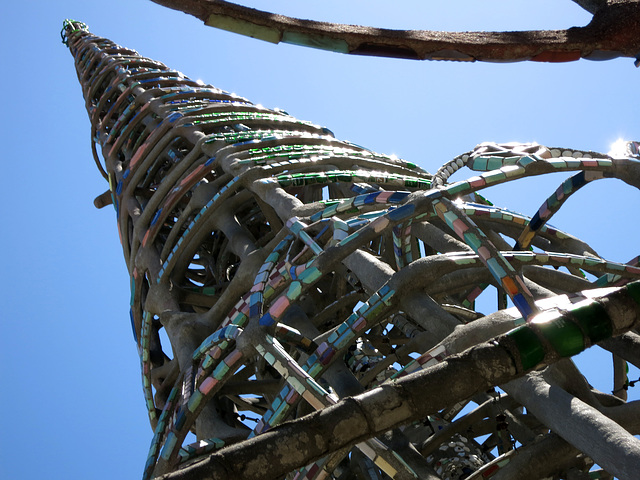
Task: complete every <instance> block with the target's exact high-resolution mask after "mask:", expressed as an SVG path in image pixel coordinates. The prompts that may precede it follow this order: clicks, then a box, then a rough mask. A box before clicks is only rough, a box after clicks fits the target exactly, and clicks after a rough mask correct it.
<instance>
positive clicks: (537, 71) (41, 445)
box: [0, 0, 640, 480]
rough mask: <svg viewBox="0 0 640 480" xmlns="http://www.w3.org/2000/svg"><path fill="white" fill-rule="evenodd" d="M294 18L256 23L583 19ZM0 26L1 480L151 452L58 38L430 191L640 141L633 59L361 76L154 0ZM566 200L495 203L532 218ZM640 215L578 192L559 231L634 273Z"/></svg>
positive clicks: (343, 9) (463, 12) (479, 24)
mask: <svg viewBox="0 0 640 480" xmlns="http://www.w3.org/2000/svg"><path fill="white" fill-rule="evenodd" d="M284 3H286V2H282V1H269V2H264V1H263V2H257V1H256V2H254V3H252V4H251V5H253V6H256V7H258V8H265V9H266V8H271V9H273V10H275V11H278V12H283V13H288V14H292V15H300V16H310V17H314V18H321V19H329V20H335V21H342V22H346V23H365V24H373V25H378V26H386V27H394V28H400V27H402V28H429V29H456V30H474V29H503V30H508V29H528V28H565V27H569V26H571V25H583V24H585V23H586V22H587V21H588V18H589V17H588V15H587V14H586V12H584V11H582V10H581V9H580V8H579V7H577V6H576V5H575V4H573V3H572V2H570V1H568V0H564V1H560V0H547V1H540V2H529V1H524V0H522V1H515V0H510V1H496V2H477V1H473V0H467V1H448V2H444V1H443V2H418V1H411V2H393V8H392V7H391V5H392V2H388V1H385V2H381V1H367V2H363V1H349V2H344V1H340V2H337V1H324V2H295V3H296V4H297V3H300V4H301V5H302V4H303V5H304V6H302V7H299V8H300V10H299V11H294V10H293V5H285V6H283V7H281V5H282V4H284ZM289 3H290V4H293V3H294V2H289ZM307 3H313V4H314V5H316V4H317V5H322V6H321V7H320V6H318V7H313V6H309V5H307ZM267 5H268V7H267ZM429 5H437V7H429ZM365 6H366V11H362V10H361V9H364V8H365ZM396 9H397V11H396ZM485 9H486V10H485ZM0 12H1V13H2V15H1V18H2V19H3V25H2V29H1V30H0V36H1V41H0V48H1V49H2V55H1V56H0V61H1V62H2V64H1V65H2V67H1V68H2V76H1V77H0V82H1V85H2V88H1V92H2V95H3V97H2V109H3V112H2V117H1V118H0V125H1V127H2V128H1V129H0V135H1V137H0V138H1V140H2V150H1V157H0V158H1V160H0V161H1V165H2V185H3V186H2V189H1V190H0V197H1V198H0V200H1V205H2V206H3V210H4V214H3V220H4V221H3V222H2V225H1V226H0V232H1V234H2V235H1V236H0V245H1V247H2V248H1V250H0V252H1V253H0V255H2V259H1V261H2V263H1V264H2V272H3V274H2V276H1V277H0V282H1V284H2V285H1V287H2V288H1V289H0V292H2V293H1V295H2V296H1V297H0V298H1V299H2V304H3V308H2V309H1V310H0V312H1V313H0V315H1V318H0V328H1V332H0V355H1V359H2V365H3V366H2V369H1V370H0V375H1V380H2V392H3V393H2V395H1V396H0V406H1V408H2V413H3V415H4V418H3V422H2V423H3V425H2V430H3V432H2V435H1V437H0V477H1V478H6V479H14V478H15V479H23V480H31V479H36V478H38V479H39V478H48V479H53V480H55V479H83V480H84V479H86V480H94V479H95V480H101V479H105V480H106V479H109V480H113V479H129V478H132V479H136V478H140V476H141V472H142V468H143V466H144V462H145V458H146V452H147V449H148V446H149V443H150V440H151V436H152V432H151V429H150V427H149V425H148V422H147V419H146V411H145V408H144V402H143V397H142V388H141V385H140V374H139V363H138V362H139V361H138V355H137V352H136V348H135V344H134V341H133V338H132V334H131V329H130V326H129V314H128V304H129V292H128V285H129V282H128V276H127V273H126V269H125V265H124V260H123V258H122V253H121V250H120V245H119V242H118V235H117V232H116V225H115V219H114V214H113V210H112V209H110V208H105V209H103V210H100V211H98V210H96V209H95V208H94V207H93V204H92V201H93V199H94V198H95V197H96V196H97V195H99V194H101V193H102V192H103V191H105V190H106V188H107V185H106V183H105V182H104V180H103V179H102V178H101V177H100V175H99V174H98V172H97V170H96V169H95V167H94V165H93V160H92V158H91V151H90V143H89V131H90V125H89V120H88V117H87V113H86V110H85V108H84V102H83V99H82V92H81V89H80V85H79V83H78V81H77V79H76V76H75V70H74V67H73V61H72V57H71V55H70V54H69V52H68V50H67V49H66V48H65V47H64V46H63V45H62V44H61V43H60V37H59V31H60V28H61V26H62V21H63V20H64V19H65V18H73V19H77V20H81V21H83V22H85V23H87V24H88V25H89V27H90V29H91V31H92V32H93V33H95V34H97V35H101V36H105V37H107V38H110V39H112V40H113V41H115V42H117V43H120V44H122V45H124V46H127V47H130V48H134V49H136V50H138V51H139V52H140V53H141V54H143V55H145V56H148V57H151V58H154V59H157V60H161V61H163V62H164V63H166V64H167V65H168V66H170V67H172V68H176V69H178V70H181V71H182V72H184V73H185V74H187V75H188V76H190V77H192V78H194V79H202V80H204V81H205V82H207V83H211V84H213V85H216V86H218V87H220V88H223V89H225V90H229V91H233V92H236V93H238V94H240V95H243V96H245V97H247V98H248V99H250V100H251V101H253V102H255V103H262V104H263V105H265V106H266V107H280V108H283V109H285V110H286V111H288V112H289V113H291V114H292V115H294V116H296V117H298V118H301V119H305V120H311V121H314V122H315V123H318V124H322V125H326V126H327V127H329V128H330V129H331V130H332V131H333V132H334V133H335V134H336V136H337V137H338V138H343V139H348V140H350V141H353V142H355V143H358V144H361V145H364V146H367V147H368V148H371V149H373V150H376V151H379V152H382V153H389V154H391V153H395V154H396V155H398V156H399V157H402V158H404V159H406V160H409V161H412V162H415V163H418V164H420V165H421V166H422V167H424V168H426V169H427V170H429V171H431V172H435V170H436V169H437V168H438V166H440V165H441V164H442V163H444V162H445V161H447V160H449V159H450V158H452V157H453V156H455V155H456V154H458V153H461V152H464V151H466V150H469V149H471V148H473V146H474V145H476V144H477V143H480V142H482V141H497V142H506V141H516V140H517V141H523V142H529V141H537V142H539V143H542V144H546V145H549V146H568V147H574V148H580V149H593V150H598V151H605V152H606V151H608V150H609V147H610V145H611V144H612V143H613V142H614V141H615V140H616V139H618V138H625V139H628V140H630V139H635V140H640V131H639V127H640V113H639V112H640V108H639V107H640V96H639V95H638V75H640V70H637V69H635V68H634V66H633V61H632V60H630V59H619V60H614V61H609V62H604V63H595V62H588V61H584V60H583V61H579V62H574V63H568V64H556V65H549V64H534V63H521V64H506V65H498V64H480V63H478V64H460V63H449V62H439V63H427V62H415V61H403V60H393V59H376V58H365V57H355V56H354V57H352V56H345V55H340V54H333V53H329V52H322V51H313V50H309V49H304V48H301V47H295V46H289V45H284V44H283V45H277V46H276V45H271V44H267V43H263V42H260V41H257V40H252V39H248V38H244V37H240V36H236V35H233V34H230V33H226V32H220V31H217V30H214V29H212V28H209V27H205V26H204V25H203V24H202V23H201V22H200V21H199V20H196V19H194V18H192V17H190V16H187V15H185V14H182V13H180V12H176V11H172V10H168V9H165V8H163V7H160V6H157V5H156V4H153V3H151V2H150V1H147V0H127V1H123V0H113V1H111V2H97V1H87V0H84V1H79V0H78V1H72V0H59V1H54V2H44V1H41V2H27V1H22V2H19V1H18V2H16V1H5V2H3V3H2V6H0ZM465 175H466V174H465ZM455 178H458V177H455ZM561 181H562V178H552V179H550V180H549V181H543V182H540V181H537V182H529V183H526V182H525V184H524V186H520V187H518V189H501V190H500V191H497V192H495V193H491V191H489V192H487V196H488V197H489V198H490V199H491V200H493V201H494V203H496V204H499V205H503V206H508V207H509V208H511V209H514V210H518V211H521V212H523V213H526V214H529V215H532V214H533V213H534V212H535V211H536V210H537V208H538V206H539V205H540V203H541V202H542V201H543V200H544V199H545V198H546V196H548V195H549V194H550V193H551V192H552V191H553V190H554V189H555V188H556V186H557V185H558V184H559V183H560V182H561ZM638 205H640V194H639V193H638V191H637V190H633V189H632V188H631V187H628V186H626V185H624V184H622V183H621V182H616V181H613V180H605V181H601V182H596V183H595V184H593V185H589V186H587V187H585V188H584V189H583V190H582V191H581V192H579V193H578V194H577V195H576V196H575V197H573V198H572V199H571V200H570V201H569V202H568V204H567V205H566V207H565V208H563V210H562V211H561V213H560V214H559V215H558V217H556V218H554V219H553V221H552V223H553V224H554V225H555V226H557V227H559V228H562V229H565V230H567V231H569V232H570V233H573V234H575V235H577V236H579V237H581V238H582V239H584V240H587V241H588V242H590V243H591V244H592V246H594V247H595V248H596V250H598V251H599V252H600V253H601V254H602V255H603V256H605V257H607V258H608V259H610V260H614V261H621V262H625V261H627V260H629V259H631V258H632V257H634V256H635V255H637V254H638V253H640V252H639V251H638V246H637V245H638V233H640V232H639V228H640V227H638V223H637V218H638ZM632 236H634V237H635V238H634V239H633V240H632V239H631V237H632ZM609 368H610V366H609V364H606V365H605V366H604V367H602V364H601V363H598V362H592V368H591V370H590V371H592V372H593V373H590V376H589V379H590V380H592V381H593V382H594V383H595V384H596V385H597V386H598V387H599V388H601V389H603V390H606V391H609V390H610V388H611V387H610V385H607V384H599V383H598V382H600V381H601V378H602V377H605V378H608V375H609ZM603 369H604V370H603ZM635 373H636V374H635V376H636V377H637V371H635ZM635 390H640V386H639V387H636V388H635ZM633 393H634V394H635V398H638V394H637V393H636V392H633Z"/></svg>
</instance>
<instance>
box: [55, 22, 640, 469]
mask: <svg viewBox="0 0 640 480" xmlns="http://www.w3.org/2000/svg"><path fill="white" fill-rule="evenodd" d="M63 39H64V41H65V42H68V45H69V48H70V50H71V53H72V55H73V56H74V59H75V65H76V69H77V72H78V78H79V80H80V83H81V85H82V89H83V94H84V97H85V100H86V106H87V111H88V113H89V116H90V119H91V137H92V141H93V146H94V148H93V151H94V157H95V159H96V164H97V166H98V168H99V169H100V171H101V173H102V174H103V176H104V177H105V179H107V180H108V182H109V190H108V192H106V193H105V194H103V195H101V196H100V197H98V198H97V199H96V206H98V207H102V206H105V205H108V204H110V203H111V204H113V206H114V207H115V211H116V216H117V219H118V228H119V231H120V235H121V241H122V247H123V250H124V254H125V259H126V261H127V267H128V271H129V274H130V276H131V322H132V327H133V332H134V337H135V340H136V342H137V345H138V348H139V352H140V358H141V367H142V373H143V386H144V395H145V400H146V404H147V408H148V412H149V419H150V422H151V425H152V427H153V429H154V432H155V433H154V437H153V441H152V446H151V449H150V452H149V458H148V461H147V464H146V467H145V471H144V478H151V477H156V476H160V475H164V474H166V475H167V478H203V477H201V476H198V475H201V472H202V471H203V470H202V469H208V470H207V471H208V472H209V473H208V475H210V477H206V478H225V476H229V478H231V477H234V476H240V477H241V478H264V479H267V478H279V477H282V476H284V475H287V478H291V479H297V480H301V479H313V478H318V479H322V478H337V479H345V480H346V479H350V478H366V479H378V478H386V477H391V478H394V479H405V478H427V479H436V478H442V479H460V478H468V479H480V478H488V477H493V478H516V477H515V476H514V472H520V473H519V474H520V475H522V474H523V473H522V472H525V475H526V468H532V469H534V470H533V471H534V473H533V474H532V475H539V476H540V475H542V476H549V477H552V476H556V477H559V478H569V475H578V474H585V472H587V471H588V470H589V469H590V468H591V466H592V465H593V461H594V460H595V461H596V462H597V463H598V464H599V465H600V466H602V467H604V469H603V470H599V471H597V472H596V473H592V476H591V478H611V475H612V474H614V475H617V476H619V477H620V478H630V477H625V475H627V474H628V473H629V472H633V471H636V470H634V468H636V467H638V462H639V461H640V446H638V443H640V442H638V440H637V439H635V438H634V437H633V436H632V433H638V432H640V430H639V428H640V425H638V423H639V421H638V419H637V418H635V417H637V415H633V414H631V413H632V412H636V410H634V409H635V408H636V406H635V405H631V404H627V403H626V402H625V401H624V400H625V398H626V396H625V390H624V387H625V385H628V381H629V380H628V379H627V378H626V375H625V361H629V362H632V363H634V364H635V365H640V361H639V357H638V349H637V345H638V341H639V340H638V336H637V333H635V332H634V331H633V328H635V327H636V325H637V321H638V316H639V313H638V311H639V310H640V307H639V306H638V305H639V304H640V291H639V289H640V284H639V283H638V282H637V281H636V282H634V280H636V279H638V278H640V268H639V267H638V257H635V258H634V259H632V260H630V261H629V262H628V263H627V264H619V263H615V262H609V261H607V260H606V259H603V258H601V257H600V256H599V255H598V254H597V253H596V252H595V251H594V250H593V249H592V248H591V247H589V245H588V244H587V243H585V242H583V241H582V240H580V239H577V238H575V237H573V236H571V235H569V234H568V233H565V232H562V231H559V230H557V229H555V228H553V227H551V226H550V225H549V224H548V221H549V220H550V219H551V218H552V216H553V214H554V213H555V212H556V211H557V210H558V209H559V208H561V206H562V204H563V203H564V202H565V201H566V200H567V199H568V198H569V197H570V196H571V195H572V194H573V193H574V192H576V191H577V190H578V189H580V188H581V187H583V186H584V185H586V184H588V183H591V182H594V181H597V180H599V179H602V178H611V177H613V178H618V179H620V180H622V181H623V182H626V183H627V184H629V185H630V186H631V187H635V188H639V187H640V155H639V152H638V147H639V144H638V143H637V142H629V143H627V144H626V145H625V149H626V151H625V154H624V155H623V156H621V157H620V158H615V159H614V158H611V157H610V156H608V155H604V154H599V153H595V152H585V151H580V150H573V149H567V148H548V147H545V146H541V145H536V144H502V145H499V144H493V143H487V144H482V145H479V146H477V147H476V148H474V149H473V150H472V151H469V152H466V153H464V154H461V155H459V156H458V157H456V158H454V159H453V160H451V161H449V162H447V163H446V164H444V165H443V166H442V167H441V168H440V169H438V171H437V172H436V173H435V174H433V175H431V174H429V173H427V172H426V171H424V170H422V169H421V168H420V167H418V166H417V165H414V164H412V163H409V162H405V161H402V160H399V159H395V158H392V157H389V156H385V155H381V154H377V153H374V152H371V151H369V150H367V149H365V148H363V147H360V146H357V145H354V144H352V143H349V142H346V141H339V140H337V139H335V138H334V136H333V134H332V133H331V132H330V131H329V130H327V129H326V128H323V127H319V126H317V125H314V124H312V123H309V122H305V121H300V120H297V119H295V118H293V117H291V116H289V115H288V114H287V113H286V112H283V111H271V110H267V109H264V108H262V107H260V106H256V105H253V104H251V103H250V102H249V101H247V100H246V99H244V98H241V97H238V96H235V95H232V94H229V93H226V92H223V91H221V90H219V89H216V88H214V87H212V86H209V85H204V84H202V83H198V82H195V81H192V80H190V79H188V78H187V77H185V76H183V75H182V74H181V73H179V72H176V71H174V70H171V69H169V68H167V67H166V66H164V65H163V64H161V63H160V62H157V61H154V60H151V59H148V58H144V57H142V56H140V55H138V54H137V53H136V52H135V51H132V50H129V49H126V48H123V47H120V46H118V45H116V44H114V43H113V42H111V41H109V40H107V39H104V38H100V37H96V36H94V35H92V34H90V33H89V32H88V29H87V27H86V26H85V25H84V24H82V23H80V22H75V21H67V22H65V25H64V29H63ZM96 144H97V145H100V147H101V153H102V157H103V158H104V161H102V160H101V159H100V156H99V153H98V150H97V148H96ZM460 169H470V170H472V171H474V172H478V174H477V175H476V174H473V176H472V177H470V178H469V179H467V180H463V181H458V182H454V183H449V182H448V179H449V177H450V176H451V175H452V174H453V173H454V172H456V171H457V170H460ZM559 171H560V172H567V173H569V174H570V176H569V178H568V179H567V180H566V181H565V182H563V183H562V184H561V185H560V186H559V188H558V189H557V190H556V191H555V192H552V193H551V195H550V196H549V197H548V198H547V199H546V200H545V201H544V202H543V204H542V206H541V208H540V210H539V211H538V212H537V213H535V215H533V216H532V217H527V216H524V215H520V214H517V213H514V212H511V211H509V210H506V209H503V208H500V207H497V206H494V205H492V204H491V203H490V202H489V200H487V199H485V198H484V197H483V196H482V195H481V194H480V192H481V191H482V192H483V191H484V190H485V189H486V188H488V187H490V186H492V185H496V184H500V183H504V182H508V181H517V180H518V179H520V178H523V177H528V176H533V175H542V174H546V173H553V172H559ZM483 194H484V192H483ZM589 278H591V279H592V280H590V279H589ZM630 282H631V283H630ZM487 288H497V291H498V292H499V293H498V299H497V303H498V309H497V311H496V312H494V313H491V314H489V315H484V314H482V313H480V312H478V311H476V309H475V299H476V298H477V297H478V296H479V295H480V294H481V292H483V291H484V290H485V289H487ZM509 305H513V307H511V308H508V306H509ZM162 329H164V330H165V331H166V333H167V335H168V337H169V339H170V343H171V345H162V342H161V337H160V331H161V330H162ZM507 332H508V333H507ZM625 332H626V333H625ZM505 333H506V335H502V336H500V337H497V336H498V335H501V334H505ZM495 337H497V339H496V340H493V343H488V344H483V343H482V342H486V341H488V340H491V339H494V338H495ZM612 337H613V338H612ZM595 343H599V344H600V345H601V346H603V347H604V348H607V349H609V350H610V351H612V352H613V353H614V367H615V378H614V391H615V392H614V393H615V395H609V394H605V393H602V392H598V391H595V390H593V389H592V388H591V387H590V386H589V385H588V384H587V383H586V380H585V379H584V377H582V375H581V374H580V373H579V371H578V370H577V368H576V366H575V365H574V364H573V363H572V362H571V361H570V360H568V357H570V356H573V355H575V354H577V353H579V352H580V351H582V350H583V349H584V348H587V347H589V346H590V345H592V344H595ZM479 344H481V345H484V346H481V347H476V348H475V350H474V349H472V350H471V352H472V353H468V352H469V350H467V349H468V348H471V347H474V346H476V345H479ZM465 351H466V352H467V353H463V352H465ZM483 352H484V353H483ZM496 352H497V353H496ZM458 354H460V355H458ZM465 355H466V356H465ZM456 362H462V363H456ZM465 362H475V364H477V365H476V366H477V368H478V370H477V371H478V372H480V374H479V375H477V377H478V378H474V374H473V373H471V374H469V375H470V376H469V377H468V378H461V377H460V376H456V375H454V374H449V373H447V372H449V371H450V370H451V369H455V368H457V367H456V365H462V368H463V370H457V372H458V374H460V372H461V371H462V372H465V371H468V372H472V371H473V372H475V371H476V370H468V369H467V370H465V368H466V367H465V365H467V364H468V363H465ZM556 362H557V363H556ZM475 364H474V365H475ZM550 364H553V366H552V367H549V368H547V369H546V370H542V369H543V367H545V366H546V365H550ZM447 369H449V370H447ZM532 370H536V371H539V372H537V373H533V374H531V375H529V376H528V377H525V378H524V379H522V380H515V381H514V382H510V383H508V384H506V385H504V384H505V381H506V380H511V379H513V378H516V377H517V376H518V375H522V374H524V373H526V372H531V371H532ZM434 372H435V374H436V375H437V374H438V372H441V374H442V375H441V376H440V377H437V378H438V379H439V380H438V382H441V383H438V384H436V388H437V390H420V388H421V387H423V386H424V385H426V384H425V383H420V382H425V381H426V382H428V381H430V380H429V379H430V378H434V377H433V375H434ZM412 382H414V383H412ZM415 382H417V383H415ZM518 382H519V383H518ZM414 384H415V385H417V387H415V388H417V390H414V394H409V393H407V392H411V388H414V387H411V385H414ZM492 385H501V386H502V388H503V392H502V393H498V391H496V390H495V389H492V388H490V387H491V386H492ZM431 388H433V386H432V387H431ZM550 388H552V389H557V391H558V392H560V393H558V395H560V396H561V398H562V400H561V401H560V402H557V401H555V400H553V399H551V398H549V394H548V393H549V389H550ZM399 389H400V390H402V389H404V390H402V391H403V392H404V393H402V395H400V394H399V393H398V391H400V390H399ZM416 392H417V393H416ZM504 392H506V393H504ZM545 392H546V393H545ZM398 395H399V397H396V396H398ZM416 395H420V398H416ZM405 397H406V398H405ZM402 398H405V400H406V402H405V403H403V401H400V400H398V399H402ZM394 399H395V400H394ZM564 401H567V402H571V403H572V405H574V407H573V408H574V409H576V408H577V409H578V410H580V411H582V412H588V413H589V414H592V415H594V418H596V419H597V421H594V422H590V421H588V420H586V419H585V418H582V417H580V416H578V415H574V417H575V418H562V419H560V420H558V418H557V416H558V415H560V413H559V412H560V411H561V404H562V403H563V402H564ZM350 402H351V403H350ZM394 402H395V403H394ZM398 402H399V403H398ZM473 404H477V407H475V408H473V409H469V408H468V409H465V407H466V406H467V405H473ZM398 405H400V406H398ZM349 410H353V411H358V412H357V414H358V415H362V418H364V419H365V421H360V422H359V424H358V425H355V424H351V423H348V419H347V420H344V421H345V422H347V423H348V425H349V428H348V429H347V428H341V429H340V430H338V429H337V428H333V427H335V425H338V424H340V422H338V421H336V423H335V424H334V423H332V422H333V419H334V418H335V419H338V420H340V419H342V417H340V415H341V413H340V412H342V411H349ZM360 410H361V411H362V412H360ZM313 411H319V412H321V414H322V412H326V418H325V417H322V416H321V414H316V415H315V416H314V415H311V416H307V417H305V415H306V414H309V413H311V412H313ZM336 412H337V413H336ZM461 412H462V413H461ZM571 412H572V413H575V412H573V411H571ZM303 417H304V418H303ZM554 418H555V420H554ZM292 419H301V420H298V421H297V422H298V423H296V422H295V421H294V422H292V423H290V424H285V425H284V426H281V425H282V424H283V422H285V421H287V420H292ZM309 419H310V420H309ZM304 422H307V423H304ZM313 422H318V423H317V425H319V426H323V425H324V427H326V428H325V429H324V431H323V432H320V431H319V430H318V431H316V430H310V425H316V424H315V423H313ZM363 424H364V425H363ZM305 425H306V427H305ZM287 428H289V429H294V430H295V429H296V428H298V430H297V432H298V433H299V434H300V435H302V437H304V436H305V435H310V434H309V432H310V431H311V432H314V435H316V437H317V438H314V439H312V441H309V443H308V444H305V443H304V442H303V440H301V438H302V437H300V436H295V435H291V437H290V440H289V442H287V440H286V439H285V440H284V441H282V437H283V436H285V437H286V434H287V431H293V430H287ZM332 428H333V429H332ZM346 430H349V431H346ZM190 432H191V433H193V434H195V435H196V437H197V440H196V441H195V442H192V443H189V441H188V440H186V439H187V436H188V434H189V433H190ZM265 432H269V434H270V435H272V436H271V437H269V436H268V435H266V434H265ZM282 432H284V433H282ZM612 434H613V435H615V436H616V437H618V439H619V442H618V443H615V444H614V443H612V442H610V441H609V440H608V438H607V436H608V435H612ZM261 438H262V439H266V438H273V441H272V442H271V443H270V444H268V445H267V444H265V443H264V442H263V443H259V442H260V439H261ZM265 441H266V440H265ZM332 442H333V443H332ZM230 445H234V446H235V447H237V448H236V450H235V451H236V452H240V453H239V455H240V456H239V457H238V458H239V459H240V460H238V462H239V463H238V464H239V465H241V466H240V467H234V465H235V464H234V463H233V458H231V457H229V458H231V460H229V462H226V463H225V461H224V458H226V457H224V455H225V452H227V451H229V450H228V449H226V450H225V449H224V447H227V446H230ZM256 445H257V447H256ZM265 445H267V447H265ZM245 446H246V450H242V449H243V448H245ZM254 447H255V448H257V450H255V452H258V453H259V454H254V453H251V452H254V450H251V448H254ZM218 451H219V457H216V455H217V454H216V453H215V452H218ZM603 451H606V454H600V455H602V456H601V457H600V458H599V457H598V455H599V453H598V452H603ZM243 452H244V453H243ZM246 452H249V453H246ZM542 453H544V454H545V455H547V456H551V457H550V458H551V460H549V457H545V458H547V460H546V461H545V462H546V463H548V465H538V464H535V462H533V463H532V465H529V466H528V467H526V468H525V467H524V466H523V463H524V464H527V463H529V461H530V460H531V459H533V458H536V457H537V456H540V455H541V454H542ZM242 455H244V457H243V456H242ZM216 458H222V460H221V461H222V462H223V463H222V464H221V465H223V467H220V466H219V465H218V466H216V465H213V464H210V463H209V464H206V465H205V464H204V463H203V462H202V459H209V460H210V459H216ZM203 465H204V466H203ZM216 468H217V469H218V470H216ZM545 468H547V469H548V470H545ZM199 469H200V470H199ZM549 469H550V470H549ZM172 472H173V473H172ZM220 472H222V473H220ZM287 472H288V473H287ZM216 475H218V476H216ZM539 476H537V477H534V476H530V477H527V476H522V477H519V478H540V477H539ZM571 478H583V477H571Z"/></svg>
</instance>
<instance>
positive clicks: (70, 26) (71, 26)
mask: <svg viewBox="0 0 640 480" xmlns="http://www.w3.org/2000/svg"><path fill="white" fill-rule="evenodd" d="M78 30H83V31H85V32H88V31H89V27H88V26H87V24H86V23H82V22H79V21H78V20H71V19H70V18H67V19H65V21H64V22H62V30H61V31H60V37H61V38H62V43H63V44H64V45H65V46H67V47H68V46H69V37H68V35H69V34H70V33H73V32H75V31H78Z"/></svg>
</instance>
